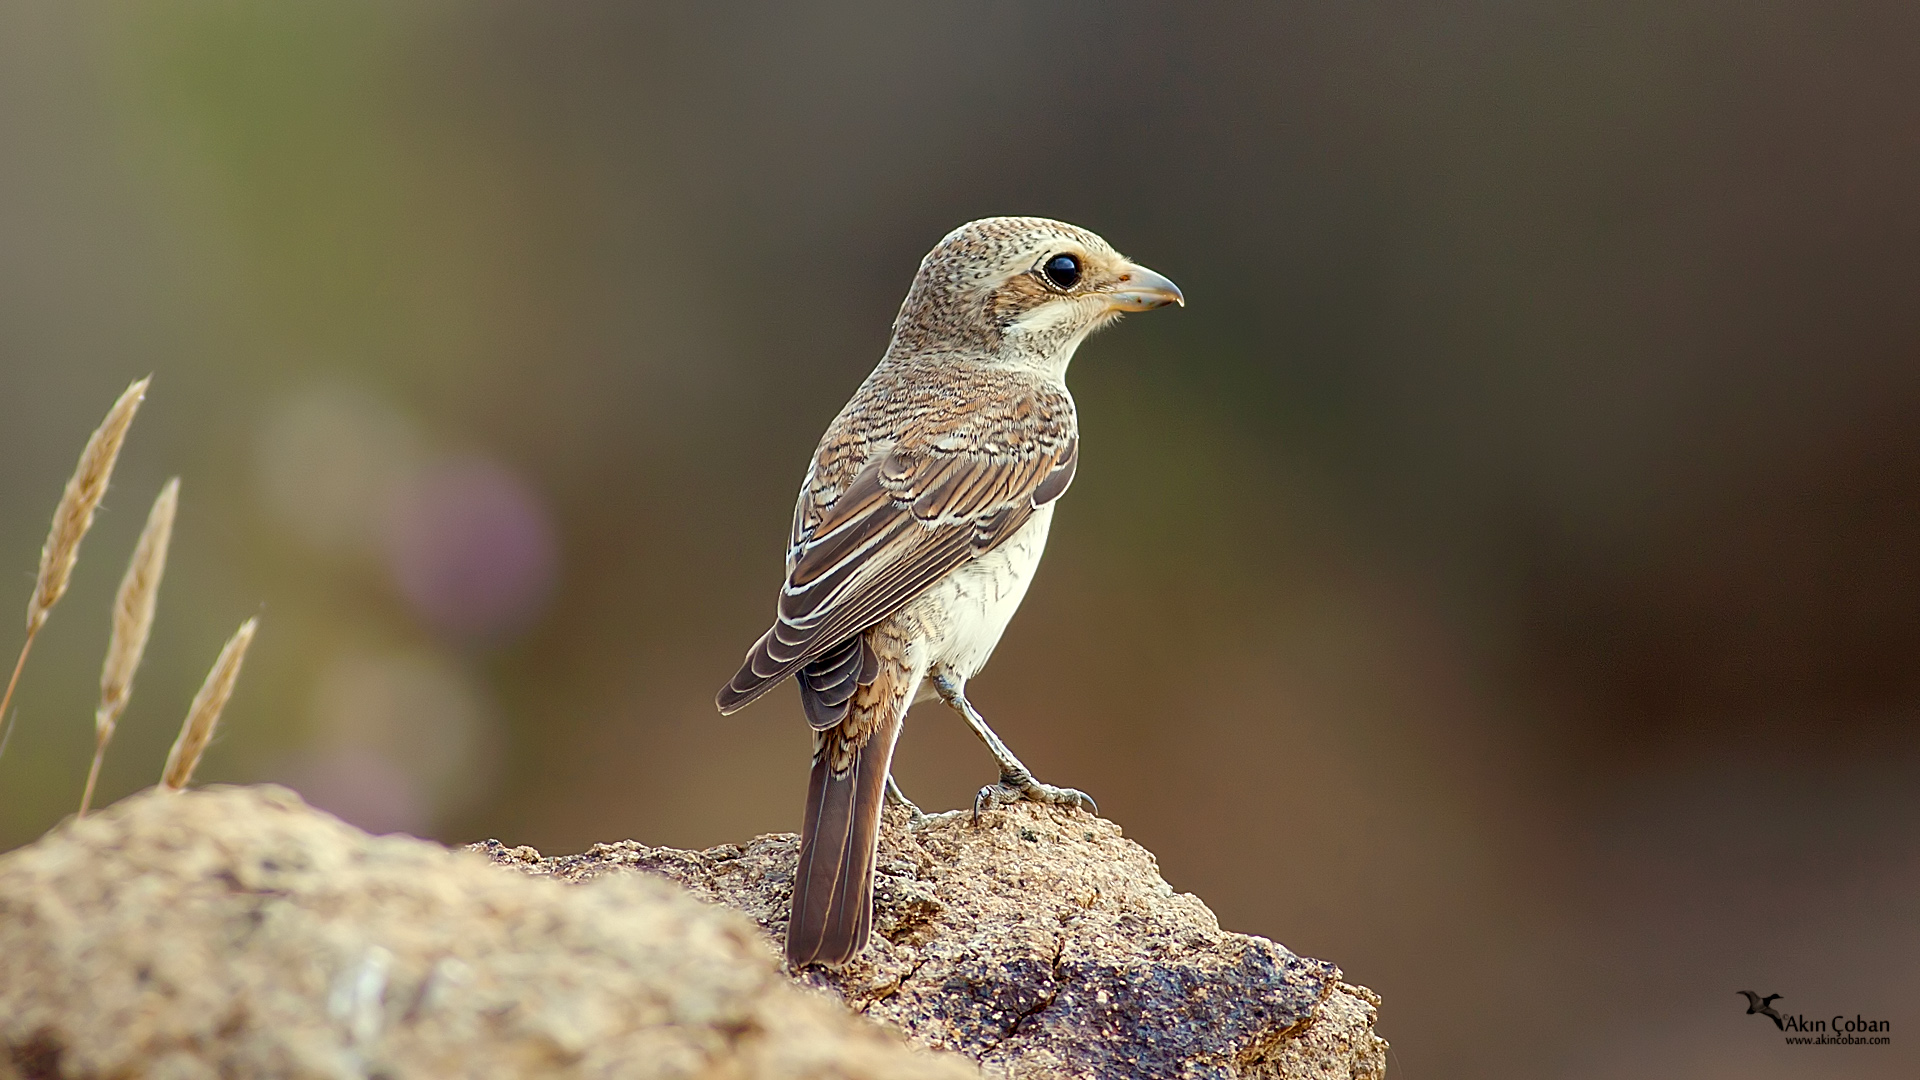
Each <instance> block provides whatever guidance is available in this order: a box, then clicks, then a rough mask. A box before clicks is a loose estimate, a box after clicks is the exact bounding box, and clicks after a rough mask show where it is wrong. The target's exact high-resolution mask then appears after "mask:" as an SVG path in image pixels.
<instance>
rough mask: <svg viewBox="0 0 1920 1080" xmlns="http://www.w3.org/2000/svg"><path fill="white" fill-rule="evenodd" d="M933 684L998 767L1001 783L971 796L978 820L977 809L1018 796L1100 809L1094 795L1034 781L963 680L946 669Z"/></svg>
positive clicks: (939, 673)
mask: <svg viewBox="0 0 1920 1080" xmlns="http://www.w3.org/2000/svg"><path fill="white" fill-rule="evenodd" d="M933 685H934V688H935V689H936V690H938V691H939V693H940V700H942V701H944V702H946V703H947V704H948V705H951V706H952V707H953V708H954V710H955V711H956V712H958V713H959V714H960V715H961V716H964V717H966V719H967V726H968V727H971V728H972V729H973V733H974V734H975V735H978V736H980V741H981V742H983V743H986V744H987V751H988V753H991V754H992V755H993V760H994V761H995V762H996V763H997V764H998V765H999V766H1000V782H999V783H997V784H988V785H987V786H986V787H983V788H981V789H980V794H978V795H976V796H974V799H973V817H974V820H975V821H978V820H979V819H980V811H981V810H984V809H986V808H987V807H990V806H995V805H1000V804H1003V803H1012V802H1018V801H1020V800H1021V799H1032V800H1033V801H1034V802H1043V803H1051V804H1053V805H1055V806H1077V807H1079V808H1080V809H1082V810H1085V811H1086V812H1088V813H1089V814H1097V813H1099V812H1100V809H1099V807H1097V806H1095V805H1094V802H1093V797H1092V796H1091V795H1088V794H1087V793H1086V792H1084V791H1078V790H1076V789H1074V788H1063V787H1054V786H1053V785H1052V784H1043V783H1041V782H1040V781H1038V780H1035V779H1034V778H1033V772H1032V770H1030V769H1028V768H1027V767H1026V765H1025V764H1023V763H1022V762H1021V761H1020V759H1019V758H1017V757H1014V756H1013V751H1011V750H1009V749H1007V744H1006V743H1004V742H1001V741H1000V736H998V735H996V734H994V732H993V729H992V728H990V727H988V726H987V721H986V719H985V718H984V717H982V716H981V715H980V710H978V709H975V708H974V707H973V702H971V701H968V700H967V687H966V684H965V683H964V682H962V681H960V680H959V679H955V678H954V677H953V676H952V675H950V674H947V673H946V672H936V673H935V674H934V676H933Z"/></svg>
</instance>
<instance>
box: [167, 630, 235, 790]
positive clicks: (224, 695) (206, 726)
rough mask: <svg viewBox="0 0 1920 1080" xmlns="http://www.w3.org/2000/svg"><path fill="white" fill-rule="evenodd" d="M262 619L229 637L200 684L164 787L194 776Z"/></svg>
mask: <svg viewBox="0 0 1920 1080" xmlns="http://www.w3.org/2000/svg"><path fill="white" fill-rule="evenodd" d="M258 622H259V620H258V619H248V620H247V621H246V622H243V623H241V624H240V629H239V630H236V631H234V635H233V637H231V638H229V639H228V640H227V645H226V648H224V649H221V650H220V659H218V660H215V661H214V662H213V670H212V671H209V672H207V681H206V682H204V683H201V684H200V692H199V693H197V694H195V695H193V707H192V708H189V709H188V710H187V720H186V723H184V724H181V725H180V737H179V738H178V739H175V740H174V741H173V750H172V751H171V752H169V753H168V754H167V767H166V770H165V771H164V772H162V773H161V774H160V786H161V787H163V788H165V789H167V790H168V791H180V790H183V789H184V788H185V787H186V786H187V783H188V782H189V781H191V780H192V779H193V770H194V769H196V768H198V767H199V766H200V755H201V754H204V753H206V751H207V744H208V743H210V742H212V741H213V729H214V726H215V725H217V724H219V723H220V710H221V709H223V708H225V707H226V704H227V699H228V698H229V697H232V696H233V684H234V682H235V681H236V680H237V679H239V678H240V662H241V661H243V660H245V659H246V658H247V646H249V645H251V644H253V631H254V627H255V626H256V625H257V624H258Z"/></svg>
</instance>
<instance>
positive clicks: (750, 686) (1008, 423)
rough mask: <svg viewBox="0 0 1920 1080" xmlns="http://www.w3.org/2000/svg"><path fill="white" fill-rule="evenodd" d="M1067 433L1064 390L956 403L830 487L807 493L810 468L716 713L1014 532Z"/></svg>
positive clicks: (1059, 467)
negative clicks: (765, 601) (1055, 396)
mask: <svg viewBox="0 0 1920 1080" xmlns="http://www.w3.org/2000/svg"><path fill="white" fill-rule="evenodd" d="M1062 398H1063V399H1064V395H1062ZM982 428H986V430H981V429H982ZM833 437H834V432H832V431H829V433H828V439H829V440H831V439H833ZM1078 442H1079V440H1078V438H1077V435H1076V433H1075V431H1074V417H1073V408H1072V401H1071V399H1064V405H1062V403H1061V402H1060V401H1055V400H1048V401H1045V402H1041V403H1039V404H1035V403H1034V402H1022V401H1015V402H1012V403H1011V405H1010V406H1003V407H1001V408H999V409H997V410H993V411H991V412H987V413H984V414H983V411H982V410H980V409H977V408H976V409H965V408H959V407H958V406H955V407H953V408H950V409H948V410H942V411H934V412H931V413H930V414H929V415H924V416H923V417H922V418H921V421H920V422H919V423H916V424H914V425H912V426H910V427H909V428H908V430H907V431H906V432H905V433H903V435H902V437H901V438H900V439H899V441H898V442H896V443H894V444H892V445H891V446H890V447H888V448H886V449H885V451H884V452H881V453H877V454H875V455H873V456H872V457H871V458H870V459H869V460H868V461H866V462H865V463H864V465H863V466H862V467H860V468H859V469H858V470H857V472H855V473H854V474H853V475H852V477H851V478H850V479H849V480H848V482H847V483H846V484H845V485H844V486H843V487H841V488H840V489H839V490H838V491H833V490H831V489H828V490H826V491H824V492H817V491H816V488H815V473H814V472H809V474H808V484H807V486H806V487H805V488H804V489H803V490H802V493H801V498H800V505H799V506H798V507H797V508H796V511H795V515H794V543H793V546H792V547H791V548H790V550H789V552H788V557H787V581H786V584H785V586H784V587H783V588H782V589H781V590H780V601H779V606H778V610H779V615H778V618H777V620H776V621H775V622H774V625H773V627H772V629H770V630H768V631H767V632H766V633H765V634H764V635H762V636H761V638H760V640H759V641H758V642H756V643H755V644H754V647H753V648H752V649H751V650H749V651H748V653H747V657H746V661H745V663H743V664H742V665H741V668H740V671H739V672H738V673H737V674H735V675H734V677H733V679H732V681H730V682H729V683H728V684H727V685H726V686H725V687H724V688H722V689H721V691H720V694H719V698H718V704H719V706H720V711H721V712H723V713H730V712H733V711H734V710H736V709H739V708H742V707H744V706H745V705H747V704H748V703H749V702H751V701H753V700H754V699H756V698H758V697H759V696H760V695H762V694H764V693H766V692H767V691H768V690H770V689H772V688H773V686H775V685H777V684H778V683H779V682H780V681H781V680H782V679H784V678H786V677H787V676H788V675H791V674H793V673H794V672H795V671H797V670H799V669H800V668H802V667H804V666H806V665H808V664H809V663H810V662H812V661H813V660H815V659H817V658H819V657H821V656H822V655H824V654H826V653H828V652H829V651H833V650H835V649H836V648H837V647H840V646H842V645H843V644H844V642H845V641H846V639H847V638H848V637H850V636H851V635H853V634H857V633H859V632H860V631H862V630H864V629H866V628H867V627H869V626H872V625H873V624H874V623H877V622H879V621H880V620H882V619H884V618H887V617H888V616H890V615H892V614H894V613H895V612H897V611H899V610H900V609H901V608H902V607H904V606H905V605H906V604H907V603H908V602H910V601H912V600H913V599H914V597H916V596H919V595H920V594H921V593H923V592H925V591H926V590H927V589H929V588H932V587H933V586H934V585H935V584H937V583H938V582H939V581H940V580H941V579H942V578H944V577H946V576H947V575H948V574H950V573H952V572H953V571H954V570H956V569H958V568H959V567H961V566H963V565H965V564H966V563H967V562H969V561H971V560H973V559H976V558H979V557H980V556H981V555H984V554H986V553H987V552H989V551H992V550H993V549H994V548H995V547H997V546H999V545H1000V544H1001V543H1002V542H1004V541H1005V540H1006V539H1007V538H1008V537H1010V536H1012V535H1013V534H1014V533H1016V532H1018V531H1019V529H1020V526H1022V525H1024V524H1026V522H1027V520H1028V519H1029V518H1030V517H1031V516H1032V515H1033V511H1034V510H1035V509H1037V508H1038V507H1040V506H1044V505H1046V504H1047V503H1049V502H1051V501H1053V500H1054V499H1056V498H1059V496H1060V495H1061V494H1062V493H1063V492H1064V491H1065V490H1066V484H1067V483H1068V482H1070V481H1071V480H1072V476H1073V470H1074V466H1075V463H1076V461H1077V458H1078ZM827 447H828V443H826V442H823V444H822V452H821V454H818V455H816V463H815V469H816V470H818V469H819V468H820V461H821V458H822V457H823V456H824V455H825V453H826V450H827ZM822 496H824V498H823V497H822ZM836 659H838V657H837V656H836ZM834 711H837V710H834ZM829 715H831V714H830V713H827V712H822V713H821V716H820V719H822V720H825V719H826V718H827V717H828V716H829Z"/></svg>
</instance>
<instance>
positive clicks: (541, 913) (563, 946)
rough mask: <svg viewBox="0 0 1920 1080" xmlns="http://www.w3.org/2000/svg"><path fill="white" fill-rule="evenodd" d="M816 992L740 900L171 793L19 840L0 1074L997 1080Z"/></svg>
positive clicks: (211, 792) (2, 886) (296, 809)
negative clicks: (490, 859)
mask: <svg viewBox="0 0 1920 1080" xmlns="http://www.w3.org/2000/svg"><path fill="white" fill-rule="evenodd" d="M977 1075H978V1073H977V1072H976V1071H975V1070H974V1068H973V1067H972V1066H971V1065H968V1064H967V1063H965V1062H964V1061H963V1060H961V1059H959V1058H957V1057H954V1056H951V1055H934V1054H929V1053H926V1052H925V1051H920V1050H914V1049H911V1048H909V1047H907V1046H905V1045H903V1044H902V1042H901V1040H900V1039H899V1038H898V1036H897V1035H894V1034H892V1033H889V1032H887V1031H885V1030H883V1029H882V1028H881V1027H880V1026H878V1025H875V1024H871V1023H868V1022H866V1021H863V1020H860V1019H858V1018H857V1017H854V1016H851V1015H849V1014H848V1013H847V1011H846V1010H845V1009H843V1008H841V1007H840V1006H839V1005H838V1004H837V1003H836V1002H833V1001H832V1000H830V999H829V998H827V997H825V996H824V995H821V994H817V993H809V992H808V991H806V990H804V989H802V988H800V987H798V986H795V985H794V984H793V983H792V982H790V981H789V980H788V979H787V978H786V977H785V976H784V975H783V974H782V973H781V972H780V970H779V968H778V967H777V966H776V964H775V963H774V961H773V959H772V954H771V953H770V951H769V949H768V947H767V943H766V939H765V937H764V936H763V935H761V934H760V932H759V931H758V930H756V929H755V928H754V927H753V925H752V924H751V923H750V922H749V921H747V920H746V919H744V918H742V917H740V916H739V915H737V914H735V913H733V912H729V911H726V910H723V909H721V908H718V907H715V906H713V905H710V904H704V903H701V902H699V901H697V900H695V899H693V898H692V897H690V896H688V895H687V894H686V892H685V890H683V889H681V888H679V887H678V886H675V885H673V884H671V883H669V882H667V881H665V880H662V879H660V878H658V877H655V876H650V875H640V874H628V875H608V876H607V877H606V878H605V879H604V880H601V881H597V882H594V883H593V884H590V885H587V886H584V887H573V886H565V885H562V884H559V883H556V882H551V881H540V880H534V879H531V878H528V877H524V876H516V875H512V874H503V873H501V872H500V871H498V870H497V869H495V868H493V867H491V866H488V865H487V863H486V862H485V861H484V860H482V859H479V858H476V857H474V856H472V855H469V854H465V853H456V852H449V851H447V850H446V849H445V848H442V847H440V846H439V845H436V844H430V843H426V842H424V841H419V840H413V839H408V838H404V837H377V838H376V837H371V836H368V835H366V834H365V833H362V832H359V831H358V830H356V829H353V828H350V827H348V826H346V825H344V824H342V823H340V822H339V821H337V820H335V819H333V818H331V817H328V816H327V815H325V814H322V813H320V812H319V811H316V810H313V809H311V808H309V807H307V806H306V805H305V804H303V803H301V802H300V800H299V798H298V797H297V796H295V795H294V794H293V793H292V792H289V791H286V790H284V789H280V788H273V787H258V788H210V789H207V790H204V791H196V792H189V793H185V794H178V795H169V794H164V793H159V792H148V793H145V794H141V795H136V796H134V797H132V798H129V799H127V800H125V801H123V802H121V803H119V804H118V805H116V806H114V807H111V808H109V809H107V810H105V811H103V812H101V813H98V814H95V815H93V816H91V817H88V818H86V819H85V820H82V821H74V822H69V823H67V824H65V825H62V826H60V827H59V828H56V829H55V830H54V831H53V832H51V833H49V834H48V835H47V836H45V837H43V838H42V839H40V840H39V841H37V842H36V843H34V844H32V845H29V846H27V847H25V848H22V849H20V850H17V851H14V852H11V853H9V854H7V855H5V856H0V1077H19V1078H34V1080H52V1078H67V1080H80V1078H92V1077H102V1078H104V1077H114V1078H133V1077H167V1078H189V1077H316V1078H318V1077H329V1078H331V1077H339V1078H347V1077H389V1078H400V1077H423V1078H442V1077H482V1076H487V1077H494V1076H542V1077H545V1076H558V1077H576V1076H577V1077H588V1076H593V1077H602V1076H604V1077H616V1076H617V1077H641V1078H656V1077H658V1078H666V1077H716V1078H717V1077H726V1078H749V1077H751V1078H775V1077H780V1078H789V1077H791V1078H796V1080H797V1078H802V1077H806V1078H826V1077H847V1078H855V1077H857V1078H873V1080H879V1078H882V1077H885V1078H912V1080H943V1078H944V1080H958V1078H962V1077H967V1076H977Z"/></svg>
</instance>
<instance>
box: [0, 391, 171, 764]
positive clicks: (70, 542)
mask: <svg viewBox="0 0 1920 1080" xmlns="http://www.w3.org/2000/svg"><path fill="white" fill-rule="evenodd" d="M152 379H153V377H152V376H151V375H149V376H148V377H147V378H144V379H141V380H139V381H138V382H135V383H134V384H133V385H132V386H129V387H127V389H126V392H125V393H123V394H121V395H120V400H118V401H116V402H114V403H113V408H111V409H108V410H107V418H106V419H105V420H102V421H100V426H99V427H98V428H95V429H94V432H93V437H92V438H90V439H88V440H87V446H86V449H84V450H82V451H80V463H79V464H78V465H76V466H75V467H74V470H73V478H72V479H70V480H68V481H67V490H66V491H65V492H63V493H62V494H61V496H60V505H59V506H57V507H55V508H54V511H53V528H52V529H51V530H49V531H48V532H47V543H46V546H44V547H42V548H41V549H40V574H39V576H38V577H37V578H36V579H35V580H34V583H33V595H32V596H31V597H29V598H28V599H27V639H26V640H25V641H24V642H22V643H21V645H20V658H19V659H18V660H15V661H14V662H13V675H12V677H10V678H9V679H8V680H7V690H6V693H5V694H0V717H4V716H5V715H6V712H7V704H8V703H9V702H11V701H12V700H13V690H14V687H16V686H18V685H19V684H20V671H21V669H22V668H24V667H26V666H27V653H28V651H30V650H31V649H32V648H33V638H34V635H36V634H38V633H39V632H40V628H41V627H42V626H44V625H46V622H47V613H48V612H50V611H52V610H53V605H55V604H57V603H59V602H60V597H61V596H62V595H64V594H65V593H66V591H67V579H68V578H70V577H72V576H73V564H74V563H76V562H78V561H79V560H80V541H81V540H83V539H85V538H86V535H87V530H88V529H89V528H91V527H92V526H93V512H94V510H96V509H98V508H99V506H100V497H101V496H103V495H105V494H106V493H107V481H108V480H110V479H112V477H113V463H114V461H115V459H117V458H118V457H119V456H120V444H121V443H122V442H125V441H126V438H127V427H128V426H129V425H131V424H132V423H133V414H134V413H135V412H137V411H139V409H140V402H141V400H142V399H143V398H145V397H146V396H147V383H149V382H151V381H152ZM8 733H9V734H11V733H12V729H11V726H9V729H8Z"/></svg>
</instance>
